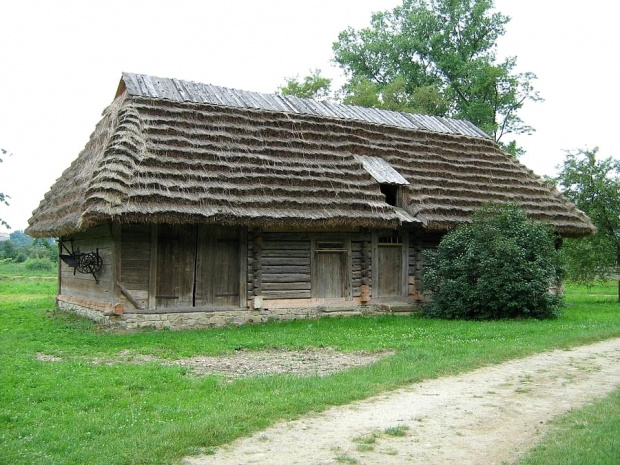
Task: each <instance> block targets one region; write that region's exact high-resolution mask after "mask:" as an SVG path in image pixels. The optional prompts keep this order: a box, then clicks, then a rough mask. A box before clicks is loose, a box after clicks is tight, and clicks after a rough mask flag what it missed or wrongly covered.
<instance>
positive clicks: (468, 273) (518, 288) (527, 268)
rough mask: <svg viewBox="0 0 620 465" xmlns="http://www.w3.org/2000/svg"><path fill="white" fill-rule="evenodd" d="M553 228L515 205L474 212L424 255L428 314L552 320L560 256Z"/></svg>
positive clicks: (556, 304) (557, 304) (556, 302)
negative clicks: (536, 220) (467, 220)
mask: <svg viewBox="0 0 620 465" xmlns="http://www.w3.org/2000/svg"><path fill="white" fill-rule="evenodd" d="M554 242H555V239H554V235H553V232H552V231H551V230H550V228H549V227H548V226H547V225H545V224H542V223H535V222H533V221H530V220H528V218H527V216H526V215H525V213H524V212H523V211H522V210H520V209H519V208H518V207H517V206H516V205H503V206H499V205H491V206H487V207H485V208H483V209H482V210H479V211H478V212H476V213H474V215H473V220H472V223H471V224H466V225H462V226H460V227H458V228H456V229H455V230H453V231H451V232H450V233H448V234H447V235H446V236H444V238H443V239H442V241H441V243H440V244H439V247H438V248H437V250H436V251H429V252H427V253H426V254H425V260H426V263H425V268H424V274H423V282H424V287H425V289H426V290H429V291H431V293H432V302H431V303H430V304H429V305H428V306H427V308H426V310H425V312H426V313H427V314H428V315H429V316H437V317H441V318H459V319H476V320H486V319H497V318H520V317H534V318H550V317H554V316H556V315H557V314H558V312H559V307H560V304H561V296H559V295H557V293H552V292H549V290H550V288H556V289H557V288H559V284H560V278H561V274H562V266H561V261H560V254H559V253H558V252H557V251H556V250H555V244H554Z"/></svg>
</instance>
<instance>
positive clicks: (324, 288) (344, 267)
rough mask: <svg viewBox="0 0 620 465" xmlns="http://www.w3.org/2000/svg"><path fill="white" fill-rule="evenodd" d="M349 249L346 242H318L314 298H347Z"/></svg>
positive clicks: (315, 253)
mask: <svg viewBox="0 0 620 465" xmlns="http://www.w3.org/2000/svg"><path fill="white" fill-rule="evenodd" d="M347 251H348V248H347V243H346V242H344V241H332V242H328V241H317V242H316V244H315V247H314V267H313V268H314V269H313V280H312V281H313V283H312V284H313V285H312V287H313V297H315V298H319V299H337V298H347V297H348V294H349V292H348V289H349V272H348V253H347Z"/></svg>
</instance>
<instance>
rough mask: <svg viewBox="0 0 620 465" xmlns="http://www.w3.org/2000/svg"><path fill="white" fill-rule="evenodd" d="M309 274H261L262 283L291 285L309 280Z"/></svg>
mask: <svg viewBox="0 0 620 465" xmlns="http://www.w3.org/2000/svg"><path fill="white" fill-rule="evenodd" d="M309 277H310V275H309V274H267V273H263V279H262V281H263V283H292V282H304V281H307V280H309Z"/></svg>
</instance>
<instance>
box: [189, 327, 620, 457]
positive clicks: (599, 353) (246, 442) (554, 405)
mask: <svg viewBox="0 0 620 465" xmlns="http://www.w3.org/2000/svg"><path fill="white" fill-rule="evenodd" d="M617 386H620V339H611V340H608V341H603V342H599V343H596V344H592V345H588V346H581V347H577V348H573V349H570V350H555V351H552V352H545V353H542V354H538V355H535V356H532V357H527V358H523V359H519V360H514V361H510V362H507V363H503V364H501V365H495V366H490V367H485V368H480V369H477V370H474V371H472V372H469V373H464V374H461V375H457V376H450V377H445V378H440V379H435V380H428V381H424V382H421V383H416V384H413V385H410V386H407V387H404V388H401V389H398V390H396V391H392V392H389V393H385V394H382V395H379V396H375V397H372V398H369V399H366V400H363V401H360V402H355V403H352V404H350V405H347V406H343V407H334V408H331V409H329V410H326V411H325V412H323V413H321V414H317V415H314V416H308V417H304V418H301V419H299V420H296V421H290V422H282V423H278V424H276V425H274V426H273V427H271V428H268V429H266V430H264V431H261V432H258V433H257V434H255V435H254V436H251V437H249V438H242V439H239V440H237V441H235V442H233V443H231V444H229V445H226V446H223V447H221V448H220V449H219V450H218V451H217V452H216V453H215V454H214V455H208V456H200V457H186V458H185V459H184V460H183V463H185V464H188V465H190V464H191V465H214V464H217V465H229V464H230V465H250V464H252V465H255V464H260V465H262V464H264V465H274V464H278V465H294V464H300V465H301V464H303V465H328V464H337V463H359V464H360V465H375V464H377V465H378V464H381V465H384V464H385V465H390V464H394V465H395V464H403V463H409V464H417V463H419V464H454V463H459V464H478V465H479V464H501V463H504V462H508V463H510V462H514V461H515V460H518V459H519V457H520V455H521V454H522V453H524V452H526V451H527V450H529V449H530V448H531V447H532V446H533V445H534V443H535V442H536V441H537V440H538V439H539V438H540V437H541V436H542V434H541V433H543V432H544V431H545V430H546V425H547V423H548V422H549V420H551V419H552V418H554V417H556V416H558V415H561V414H563V413H565V412H568V411H569V410H571V409H577V408H579V407H581V406H583V405H584V404H585V403H587V402H588V401H590V400H593V399H595V398H599V397H603V396H605V395H607V394H609V393H610V392H611V391H612V390H613V389H614V388H615V387H617ZM395 426H402V427H403V428H402V429H403V430H404V432H405V435H404V436H401V437H394V436H390V435H387V434H385V432H384V431H385V430H386V428H391V427H395ZM373 437H374V440H372V438H373ZM371 441H372V443H371V444H369V443H370V442H371ZM364 443H366V444H365V447H360V444H364ZM360 449H368V450H363V451H361V450H360ZM355 461H357V462H355Z"/></svg>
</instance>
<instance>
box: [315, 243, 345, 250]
mask: <svg viewBox="0 0 620 465" xmlns="http://www.w3.org/2000/svg"><path fill="white" fill-rule="evenodd" d="M316 248H317V250H331V251H334V250H336V251H342V250H344V242H335V241H334V242H317V244H316Z"/></svg>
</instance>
